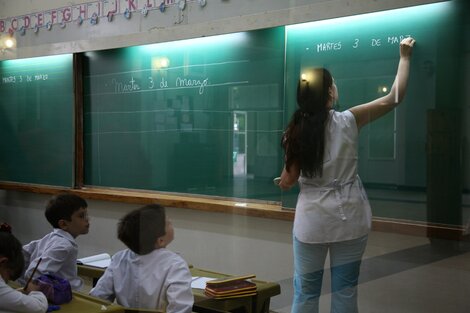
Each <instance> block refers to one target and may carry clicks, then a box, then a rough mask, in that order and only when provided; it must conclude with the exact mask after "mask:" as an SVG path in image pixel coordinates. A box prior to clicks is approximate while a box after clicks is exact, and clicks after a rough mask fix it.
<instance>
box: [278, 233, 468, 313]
mask: <svg viewBox="0 0 470 313" xmlns="http://www.w3.org/2000/svg"><path fill="white" fill-rule="evenodd" d="M328 262H329V261H328V260H327V263H326V264H328ZM279 283H280V284H281V291H282V292H281V295H279V296H276V297H274V298H272V299H271V306H270V309H271V311H272V312H275V313H284V312H290V308H291V303H292V294H293V291H292V279H286V280H283V281H280V282H279ZM329 288H330V277H329V272H328V271H325V277H324V284H323V290H322V297H321V298H320V312H329V310H330V303H329V302H330V292H329ZM359 312H361V313H378V312H380V313H395V312H397V313H468V312H470V241H460V242H455V241H446V240H432V242H431V241H430V240H429V239H428V238H423V237H414V236H406V235H400V234H391V233H382V232H372V233H371V234H370V237H369V242H368V246H367V249H366V253H365V256H364V259H363V263H362V267H361V276H360V282H359Z"/></svg>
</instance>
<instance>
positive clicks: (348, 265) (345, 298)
mask: <svg viewBox="0 0 470 313" xmlns="http://www.w3.org/2000/svg"><path fill="white" fill-rule="evenodd" d="M367 238H368V236H367V235H366V236H364V237H360V238H358V239H353V240H347V241H340V242H333V243H318V244H317V243H315V244H311V243H303V242H300V241H298V240H297V238H295V236H294V300H293V303H292V311H291V312H292V313H304V312H305V313H306V312H308V313H317V312H318V305H319V300H320V294H321V286H322V279H323V272H324V265H325V259H326V255H327V253H328V251H329V252H330V268H331V292H332V295H331V312H332V313H356V312H358V308H357V283H358V279H359V268H360V266H361V258H362V255H363V254H364V250H365V248H366V244H367Z"/></svg>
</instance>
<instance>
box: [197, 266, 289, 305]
mask: <svg viewBox="0 0 470 313" xmlns="http://www.w3.org/2000/svg"><path fill="white" fill-rule="evenodd" d="M190 270H191V274H192V276H203V277H214V278H222V277H229V276H231V275H227V274H222V273H217V272H213V271H209V270H204V269H200V268H194V267H193V268H190ZM252 281H253V282H254V283H256V287H257V294H256V295H255V296H251V297H241V298H233V299H218V300H217V299H210V298H208V297H207V296H206V295H204V290H202V289H193V294H194V304H196V305H198V306H201V307H207V308H209V309H217V310H222V311H229V312H239V311H241V312H246V313H268V312H269V303H270V300H271V297H274V296H277V295H279V294H280V293H281V286H280V285H279V284H277V283H273V282H266V281H262V280H256V279H252Z"/></svg>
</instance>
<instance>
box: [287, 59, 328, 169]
mask: <svg viewBox="0 0 470 313" xmlns="http://www.w3.org/2000/svg"><path fill="white" fill-rule="evenodd" d="M332 85H333V78H332V76H331V74H330V72H329V71H328V70H326V69H324V68H314V69H312V70H311V72H309V73H308V74H307V78H305V79H301V80H299V82H298V85H297V105H298V106H299V107H298V109H297V110H296V111H295V112H294V114H293V115H292V118H291V121H290V122H289V125H288V126H287V129H286V131H285V132H284V135H283V136H282V141H281V145H282V148H283V149H284V151H285V164H286V170H287V171H289V170H290V167H291V166H292V165H293V164H297V165H298V166H299V168H300V170H301V172H302V175H304V176H306V177H317V176H319V177H321V176H322V173H323V154H324V152H325V128H326V124H327V122H328V111H329V108H328V107H327V103H328V101H329V100H330V94H329V90H330V87H331V86H332Z"/></svg>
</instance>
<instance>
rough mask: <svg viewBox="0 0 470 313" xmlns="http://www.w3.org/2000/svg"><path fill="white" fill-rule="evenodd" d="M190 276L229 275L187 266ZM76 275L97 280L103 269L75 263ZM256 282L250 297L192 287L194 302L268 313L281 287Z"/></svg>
mask: <svg viewBox="0 0 470 313" xmlns="http://www.w3.org/2000/svg"><path fill="white" fill-rule="evenodd" d="M189 267H190V271H191V275H192V276H203V277H214V278H221V277H229V276H231V275H228V274H223V273H218V272H213V271H209V270H205V269H200V268H196V267H193V266H192V265H190V266H189ZM77 268H78V275H80V276H85V277H90V278H92V279H93V281H96V280H98V279H99V278H100V277H101V275H103V273H104V269H102V268H98V267H93V266H87V265H77ZM252 281H253V282H255V283H256V287H257V294H256V296H251V297H240V298H232V299H211V298H209V297H207V296H206V295H205V294H204V290H202V289H193V290H192V291H193V295H194V304H195V305H197V306H198V307H201V308H207V309H213V310H220V311H229V312H232V311H239V310H241V311H243V312H246V313H268V312H269V303H270V300H271V297H274V296H276V295H279V294H280V293H281V287H280V285H279V284H277V283H274V282H266V281H261V280H252Z"/></svg>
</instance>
